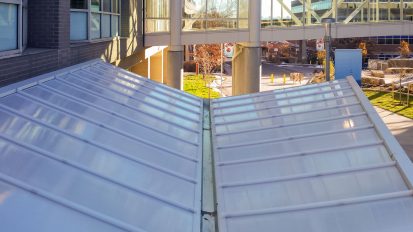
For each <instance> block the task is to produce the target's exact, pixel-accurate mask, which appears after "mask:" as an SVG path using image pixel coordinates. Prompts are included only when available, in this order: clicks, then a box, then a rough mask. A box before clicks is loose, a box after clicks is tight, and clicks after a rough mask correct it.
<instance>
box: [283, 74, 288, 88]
mask: <svg viewBox="0 0 413 232" xmlns="http://www.w3.org/2000/svg"><path fill="white" fill-rule="evenodd" d="M286 82H287V75H285V73H284V74H283V84H284V85H285V83H286Z"/></svg>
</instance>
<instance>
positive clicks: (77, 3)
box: [70, 0, 88, 9]
mask: <svg viewBox="0 0 413 232" xmlns="http://www.w3.org/2000/svg"><path fill="white" fill-rule="evenodd" d="M87 2H88V1H87V0H70V8H72V9H87Z"/></svg>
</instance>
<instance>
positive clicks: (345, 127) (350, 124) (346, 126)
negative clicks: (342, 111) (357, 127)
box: [343, 119, 354, 129]
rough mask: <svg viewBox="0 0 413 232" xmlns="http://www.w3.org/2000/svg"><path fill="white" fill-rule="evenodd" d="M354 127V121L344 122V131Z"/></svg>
mask: <svg viewBox="0 0 413 232" xmlns="http://www.w3.org/2000/svg"><path fill="white" fill-rule="evenodd" d="M353 127H354V122H353V120H352V119H348V120H344V122H343V128H344V129H349V128H353Z"/></svg>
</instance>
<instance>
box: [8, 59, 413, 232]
mask: <svg viewBox="0 0 413 232" xmlns="http://www.w3.org/2000/svg"><path fill="white" fill-rule="evenodd" d="M209 131H210V132H211V133H209ZM210 146H212V148H211V147H210ZM213 177H215V179H214V178H213ZM211 178H212V179H211ZM412 183H413V167H412V164H411V162H410V161H409V159H408V157H407V155H406V154H405V152H404V151H403V149H402V148H401V147H400V145H399V144H398V143H397V141H396V140H395V138H394V137H393V136H392V135H391V134H390V132H389V131H388V129H387V128H386V126H385V125H384V124H383V122H382V121H381V119H380V118H379V116H378V115H377V113H376V112H375V111H374V109H373V108H372V106H371V105H370V103H369V102H368V100H367V99H366V97H365V96H364V95H363V93H362V92H361V90H360V89H359V87H358V86H357V84H356V83H355V81H354V80H353V79H351V78H349V79H347V80H341V81H333V82H330V83H323V84H318V85H310V86H304V87H297V88H293V89H288V90H282V91H268V92H262V93H257V94H250V95H244V96H236V97H229V98H223V99H217V100H212V101H211V102H208V101H206V100H202V99H199V98H196V97H194V96H191V95H188V94H186V93H183V92H181V91H178V90H175V89H172V88H169V87H166V86H164V85H161V84H158V83H156V82H153V81H151V80H147V79H144V78H142V77H139V76H137V75H135V74H132V73H129V72H127V71H125V70H122V69H120V68H118V67H115V66H112V65H110V64H106V63H104V62H103V61H99V60H94V61H90V62H87V63H84V64H80V65H76V66H72V67H69V68H66V69H63V70H59V71H56V72H53V73H49V74H46V75H43V76H40V77H37V78H33V79H31V80H28V81H25V82H21V83H17V84H14V85H11V86H7V87H4V88H1V89H0V225H1V228H2V229H3V230H6V231H45V232H47V231H53V232H54V231H87V232H90V231H99V232H100V231H102V232H103V231H148V232H163V231H168V232H170V231H177V232H187V231H188V232H189V231H215V226H214V222H213V221H214V220H217V224H218V230H219V231H220V232H226V231H228V232H242V231H283V232H303V231H306V232H331V231H352V232H358V231H360V232H361V231H363V232H365V231H372V232H373V231H374V232H376V231H392V232H398V231H400V232H402V231H403V232H404V231H410V230H412V229H413V221H412V220H411V218H412V216H413V197H412V196H413V192H412ZM215 195H216V196H217V198H216V199H215V198H214V196H215ZM215 206H217V208H216V209H214V207H215ZM205 215H208V217H207V218H208V220H209V219H211V220H212V221H208V220H206V219H205V217H204V216H205ZM215 215H217V216H216V218H214V217H215Z"/></svg>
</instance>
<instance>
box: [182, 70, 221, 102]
mask: <svg viewBox="0 0 413 232" xmlns="http://www.w3.org/2000/svg"><path fill="white" fill-rule="evenodd" d="M213 80H214V77H213V76H207V77H206V78H205V80H204V79H203V78H202V75H193V74H189V75H185V76H184V91H185V92H187V93H190V94H192V95H195V96H197V97H201V98H219V97H220V93H219V92H217V91H215V90H213V89H212V88H209V87H207V86H208V85H209V84H210V83H211V82H212V81H213Z"/></svg>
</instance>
